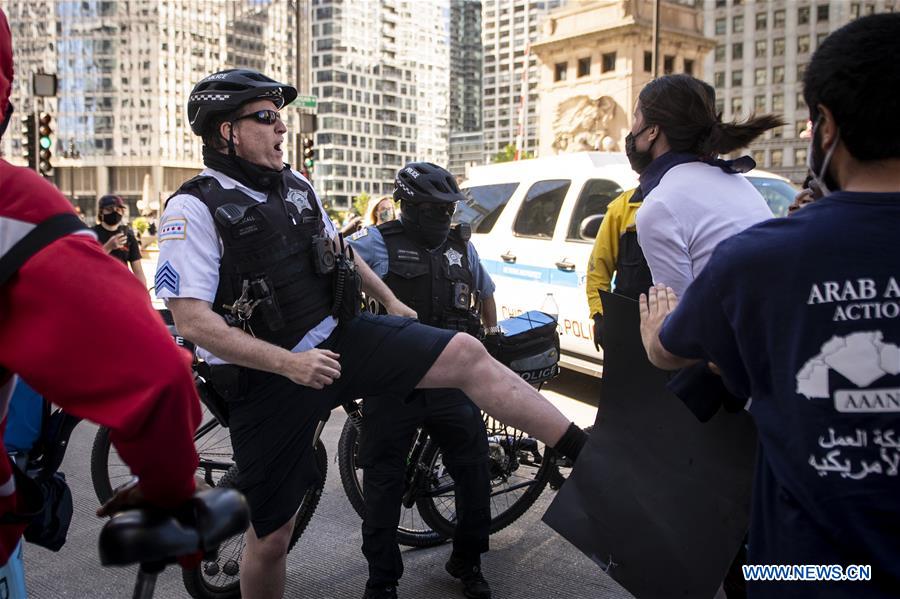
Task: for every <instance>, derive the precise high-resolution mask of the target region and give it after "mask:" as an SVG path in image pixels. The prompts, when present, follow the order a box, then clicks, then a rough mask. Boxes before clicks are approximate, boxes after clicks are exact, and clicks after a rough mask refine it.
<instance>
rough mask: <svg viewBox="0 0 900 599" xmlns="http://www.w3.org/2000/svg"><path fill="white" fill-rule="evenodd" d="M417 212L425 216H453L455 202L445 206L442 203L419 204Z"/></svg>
mask: <svg viewBox="0 0 900 599" xmlns="http://www.w3.org/2000/svg"><path fill="white" fill-rule="evenodd" d="M419 210H421V211H422V212H424V213H426V214H433V215H435V216H438V215H444V214H445V215H447V216H453V213H454V212H456V202H453V203H450V204H447V203H444V202H423V203H421V204H419Z"/></svg>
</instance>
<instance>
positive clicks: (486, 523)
mask: <svg viewBox="0 0 900 599" xmlns="http://www.w3.org/2000/svg"><path fill="white" fill-rule="evenodd" d="M394 185H395V189H394V200H395V201H399V202H400V220H393V221H389V222H386V223H383V224H381V225H378V226H377V227H369V228H367V229H363V230H361V231H359V232H358V233H356V234H354V235H353V236H352V237H350V244H351V246H352V247H353V249H354V250H355V252H356V254H357V255H358V256H359V257H360V258H362V259H363V260H365V262H366V263H367V264H368V265H369V267H370V268H371V269H372V270H373V271H374V272H375V274H376V275H378V276H380V277H381V279H382V280H383V281H384V282H385V283H386V284H387V286H388V287H389V288H390V289H391V291H393V292H394V294H395V295H396V296H397V297H398V298H399V299H400V301H402V302H403V303H405V304H406V305H408V306H410V307H412V308H413V309H414V310H415V311H416V313H417V314H418V318H419V322H422V323H424V324H428V325H431V326H435V327H439V328H442V329H449V330H453V331H462V332H465V333H470V334H472V335H475V336H478V335H479V333H480V332H481V324H482V321H483V322H484V326H485V327H486V330H487V332H489V333H496V332H498V328H497V308H496V304H495V303H494V297H493V293H494V283H493V281H492V280H491V278H490V275H488V274H487V272H485V270H484V269H483V268H482V267H481V263H480V261H479V260H478V253H477V252H476V251H475V247H474V246H473V245H472V243H471V242H470V241H469V237H470V236H471V229H470V228H469V226H468V225H456V226H454V227H452V228H451V226H450V219H451V217H452V216H453V212H454V210H455V209H456V203H457V202H458V201H460V200H464V199H465V197H464V196H463V194H462V192H460V190H459V187H457V185H456V182H455V181H454V178H453V175H451V174H450V173H449V172H447V171H446V170H444V169H442V168H441V167H439V166H436V165H434V164H430V163H427V162H419V163H412V164H409V165H407V166H406V167H405V168H403V169H402V170H401V171H400V172H399V173H398V174H397V178H396V181H395V183H394ZM479 306H482V307H483V308H482V310H481V314H480V315H479V310H478V307H479ZM393 358H394V359H395V360H397V361H400V362H405V361H406V360H407V359H408V356H394V357H393ZM405 403H406V408H405V409H404V410H403V411H402V412H399V413H398V411H397V410H396V407H395V406H394V405H393V404H391V403H388V402H384V401H376V402H364V403H363V420H362V422H363V431H362V435H361V437H360V448H359V461H360V464H361V465H362V466H363V468H364V474H363V495H364V496H365V498H366V517H365V519H364V521H363V527H362V533H363V553H364V554H365V556H366V559H367V560H368V561H369V580H368V582H367V583H366V593H365V595H364V596H363V597H364V599H376V598H377V599H392V598H395V597H397V581H398V580H399V579H400V577H401V576H402V575H403V559H402V557H401V555H400V548H399V547H398V545H397V524H398V523H399V519H400V505H401V501H402V499H403V491H404V478H405V472H406V458H407V455H408V454H409V448H410V445H411V444H412V440H413V437H414V435H415V432H416V429H417V428H418V427H421V426H425V427H426V428H427V429H428V432H429V434H430V435H431V437H432V438H433V439H435V440H436V441H437V442H438V444H439V445H440V447H441V449H442V450H443V463H444V464H445V465H446V466H447V470H448V471H449V472H450V475H451V476H452V477H453V480H454V482H455V494H456V515H457V527H456V534H455V535H454V538H453V553H452V555H451V556H450V561H448V562H447V565H446V569H447V571H448V572H449V573H450V574H451V575H452V576H454V577H456V578H459V579H461V580H462V583H463V594H464V595H465V596H466V597H470V598H473V599H489V598H490V596H491V588H490V586H489V585H488V583H487V581H486V580H485V579H484V576H483V575H482V573H481V554H482V553H484V552H485V551H487V550H488V536H489V534H490V531H489V529H490V523H491V505H490V493H491V480H490V473H489V470H488V444H487V435H486V432H485V427H484V420H483V419H482V416H481V411H480V410H479V409H478V408H477V407H476V406H475V404H473V403H472V402H471V401H470V400H469V398H467V397H466V396H465V394H464V393H462V392H461V391H459V390H458V389H429V390H420V391H416V392H414V393H413V394H412V396H411V397H410V398H408V399H407V401H406V402H405Z"/></svg>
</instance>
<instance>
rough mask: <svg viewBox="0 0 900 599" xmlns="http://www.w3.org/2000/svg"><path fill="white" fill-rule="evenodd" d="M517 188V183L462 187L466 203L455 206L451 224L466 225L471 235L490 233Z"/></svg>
mask: <svg viewBox="0 0 900 599" xmlns="http://www.w3.org/2000/svg"><path fill="white" fill-rule="evenodd" d="M518 187H519V184H518V183H498V184H496V185H476V186H475V187H464V188H463V189H462V192H463V193H464V194H465V196H466V202H465V203H462V202H460V203H459V204H458V205H457V206H456V214H454V215H453V222H454V223H468V224H469V225H471V227H472V232H473V233H490V232H491V229H493V228H494V223H495V222H497V218H498V217H499V216H500V213H501V212H503V207H504V206H506V203H507V202H508V201H509V198H511V197H512V194H514V193H515V192H516V189H517V188H518Z"/></svg>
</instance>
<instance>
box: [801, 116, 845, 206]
mask: <svg viewBox="0 0 900 599" xmlns="http://www.w3.org/2000/svg"><path fill="white" fill-rule="evenodd" d="M821 122H822V117H819V119H818V120H817V121H816V124H815V125H813V130H812V136H811V137H810V140H809V148H808V149H807V150H806V168H808V169H809V174H810V176H811V177H812V183H811V184H810V188H811V189H812V190H813V195H815V196H817V197H824V196H827V195H828V194H830V193H831V192H833V191H834V190H833V189H830V188H829V186H828V184H827V183H825V180H826V179H829V178H830V179H831V180H832V181H834V178H833V177H829V176H828V165H829V164H831V157H832V155H834V149H835V148H836V147H837V144H838V141H839V140H840V139H841V132H840V130H838V132H837V136H836V137H835V138H834V143H833V144H831V147H830V148H828V151H827V152H825V158H823V159H822V166H821V167H819V168H818V169H817V168H816V165H815V163H814V154H815V151H816V130H817V129H818V128H819V124H820V123H821ZM813 185H814V186H815V188H814V187H813ZM832 186H833V187H835V188H837V185H832Z"/></svg>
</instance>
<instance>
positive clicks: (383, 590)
mask: <svg viewBox="0 0 900 599" xmlns="http://www.w3.org/2000/svg"><path fill="white" fill-rule="evenodd" d="M363 599H397V585H393V584H389V585H381V586H377V587H370V586H366V592H365V593H364V594H363Z"/></svg>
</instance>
